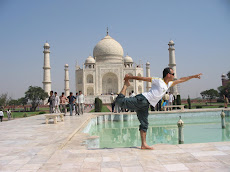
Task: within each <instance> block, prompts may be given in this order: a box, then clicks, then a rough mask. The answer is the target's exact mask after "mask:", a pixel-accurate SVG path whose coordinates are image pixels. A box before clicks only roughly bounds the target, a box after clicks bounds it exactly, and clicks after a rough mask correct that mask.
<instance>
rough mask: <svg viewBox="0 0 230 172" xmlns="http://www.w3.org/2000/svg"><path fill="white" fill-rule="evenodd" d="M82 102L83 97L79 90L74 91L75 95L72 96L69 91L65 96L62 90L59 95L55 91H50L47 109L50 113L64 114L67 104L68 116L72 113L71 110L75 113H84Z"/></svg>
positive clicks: (83, 100)
mask: <svg viewBox="0 0 230 172" xmlns="http://www.w3.org/2000/svg"><path fill="white" fill-rule="evenodd" d="M84 103H85V97H84V95H83V94H82V92H81V91H79V93H78V92H77V93H76V96H73V93H72V92H70V95H69V96H68V97H66V96H65V94H64V92H62V95H61V96H58V95H57V92H54V95H53V91H50V96H49V99H48V102H47V103H46V105H47V104H49V108H50V109H49V111H50V113H64V116H65V115H66V113H67V105H68V106H69V112H70V116H72V115H73V111H75V115H80V114H81V115H83V113H84Z"/></svg>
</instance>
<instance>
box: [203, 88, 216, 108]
mask: <svg viewBox="0 0 230 172" xmlns="http://www.w3.org/2000/svg"><path fill="white" fill-rule="evenodd" d="M200 94H201V96H202V98H206V99H208V100H209V101H210V105H211V102H212V99H215V98H217V97H219V93H218V91H217V90H214V89H210V90H205V91H202V92H201V93H200Z"/></svg>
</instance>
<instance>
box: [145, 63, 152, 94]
mask: <svg viewBox="0 0 230 172" xmlns="http://www.w3.org/2000/svg"><path fill="white" fill-rule="evenodd" d="M146 77H150V63H149V62H147V63H146ZM150 88H151V82H146V91H149V89H150Z"/></svg>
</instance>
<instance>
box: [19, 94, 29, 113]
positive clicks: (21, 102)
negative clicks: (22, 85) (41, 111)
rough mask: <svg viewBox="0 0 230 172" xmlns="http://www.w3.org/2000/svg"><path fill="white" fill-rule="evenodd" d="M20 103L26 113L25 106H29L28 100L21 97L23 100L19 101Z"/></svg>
mask: <svg viewBox="0 0 230 172" xmlns="http://www.w3.org/2000/svg"><path fill="white" fill-rule="evenodd" d="M18 103H19V104H20V105H23V107H24V111H26V107H25V105H26V104H27V99H26V98H25V97H21V98H19V99H18Z"/></svg>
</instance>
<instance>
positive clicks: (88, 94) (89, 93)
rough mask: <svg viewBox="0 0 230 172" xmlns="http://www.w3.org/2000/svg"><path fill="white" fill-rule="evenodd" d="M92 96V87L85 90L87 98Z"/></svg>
mask: <svg viewBox="0 0 230 172" xmlns="http://www.w3.org/2000/svg"><path fill="white" fill-rule="evenodd" d="M90 95H94V91H93V87H88V88H87V96H90Z"/></svg>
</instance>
